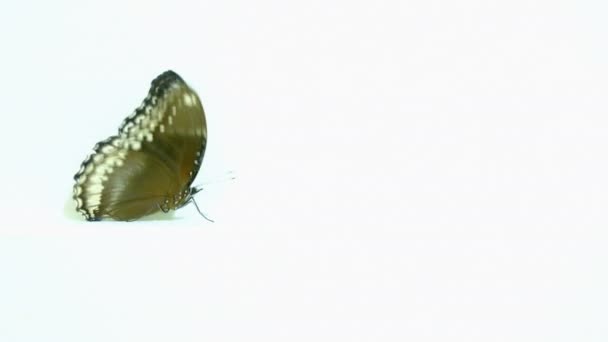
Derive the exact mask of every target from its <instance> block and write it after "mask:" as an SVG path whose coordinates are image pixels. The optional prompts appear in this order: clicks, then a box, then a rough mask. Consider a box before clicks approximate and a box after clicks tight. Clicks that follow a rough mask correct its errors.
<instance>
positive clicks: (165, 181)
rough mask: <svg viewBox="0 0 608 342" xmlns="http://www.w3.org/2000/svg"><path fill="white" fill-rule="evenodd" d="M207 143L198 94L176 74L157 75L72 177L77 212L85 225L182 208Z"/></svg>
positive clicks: (204, 121)
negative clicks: (137, 103) (115, 129)
mask: <svg viewBox="0 0 608 342" xmlns="http://www.w3.org/2000/svg"><path fill="white" fill-rule="evenodd" d="M206 142H207V124H206V120H205V115H204V111H203V107H202V104H201V101H200V99H199V97H198V95H197V94H196V92H194V90H192V89H191V88H190V87H189V86H188V85H187V84H186V83H185V82H184V81H183V79H182V78H181V77H180V76H179V75H177V74H176V73H175V72H173V71H167V72H165V73H163V74H161V75H160V76H158V77H157V78H156V79H154V80H153V81H152V84H151V87H150V91H149V92H148V96H146V98H145V99H144V101H143V103H142V104H141V106H139V107H138V108H137V109H136V110H135V111H134V113H133V114H132V115H130V116H129V117H127V118H126V119H125V120H124V121H123V122H122V124H121V126H120V128H119V131H118V134H117V135H115V136H112V137H110V138H108V139H106V140H103V141H101V142H99V143H97V144H96V145H95V147H94V153H93V154H91V155H90V156H88V157H87V158H86V159H85V161H84V162H83V163H82V165H81V167H80V170H79V171H78V173H77V174H76V175H75V176H74V180H75V181H76V184H75V185H74V195H73V197H74V199H75V201H76V209H77V211H78V212H80V213H81V214H82V215H83V216H84V217H85V218H86V219H87V220H89V221H97V220H100V219H103V218H112V219H114V220H120V221H132V220H136V219H138V218H140V217H142V216H145V215H148V214H151V213H154V212H157V211H160V210H162V211H164V212H167V211H168V210H171V209H177V208H179V207H181V206H183V205H184V203H187V202H188V201H189V200H190V196H191V193H192V189H191V187H190V186H191V184H192V182H193V180H194V178H195V177H196V175H197V173H198V171H199V169H200V166H201V163H202V159H203V156H204V153H205V147H206Z"/></svg>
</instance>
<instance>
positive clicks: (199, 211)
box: [191, 197, 215, 223]
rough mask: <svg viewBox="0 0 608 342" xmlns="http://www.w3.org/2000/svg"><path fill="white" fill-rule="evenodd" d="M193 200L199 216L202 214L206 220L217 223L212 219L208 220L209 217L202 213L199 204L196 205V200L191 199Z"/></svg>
mask: <svg viewBox="0 0 608 342" xmlns="http://www.w3.org/2000/svg"><path fill="white" fill-rule="evenodd" d="M191 199H192V203H194V206H195V207H196V210H197V211H198V213H199V214H201V216H202V217H204V218H205V220H207V221H209V222H212V223H213V222H215V221H213V220H212V219H210V218H208V217H207V216H205V214H203V212H202V211H201V209H200V208H199V207H198V204H196V200H195V199H194V197H192V198H191Z"/></svg>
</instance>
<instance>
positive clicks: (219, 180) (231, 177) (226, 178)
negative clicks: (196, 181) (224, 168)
mask: <svg viewBox="0 0 608 342" xmlns="http://www.w3.org/2000/svg"><path fill="white" fill-rule="evenodd" d="M235 179H236V176H235V175H234V171H232V170H231V171H228V172H226V174H225V175H224V176H223V177H222V178H216V179H212V180H209V181H206V182H203V183H201V184H200V185H199V186H197V187H201V186H204V185H209V184H217V183H224V182H228V181H232V180H235Z"/></svg>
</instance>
